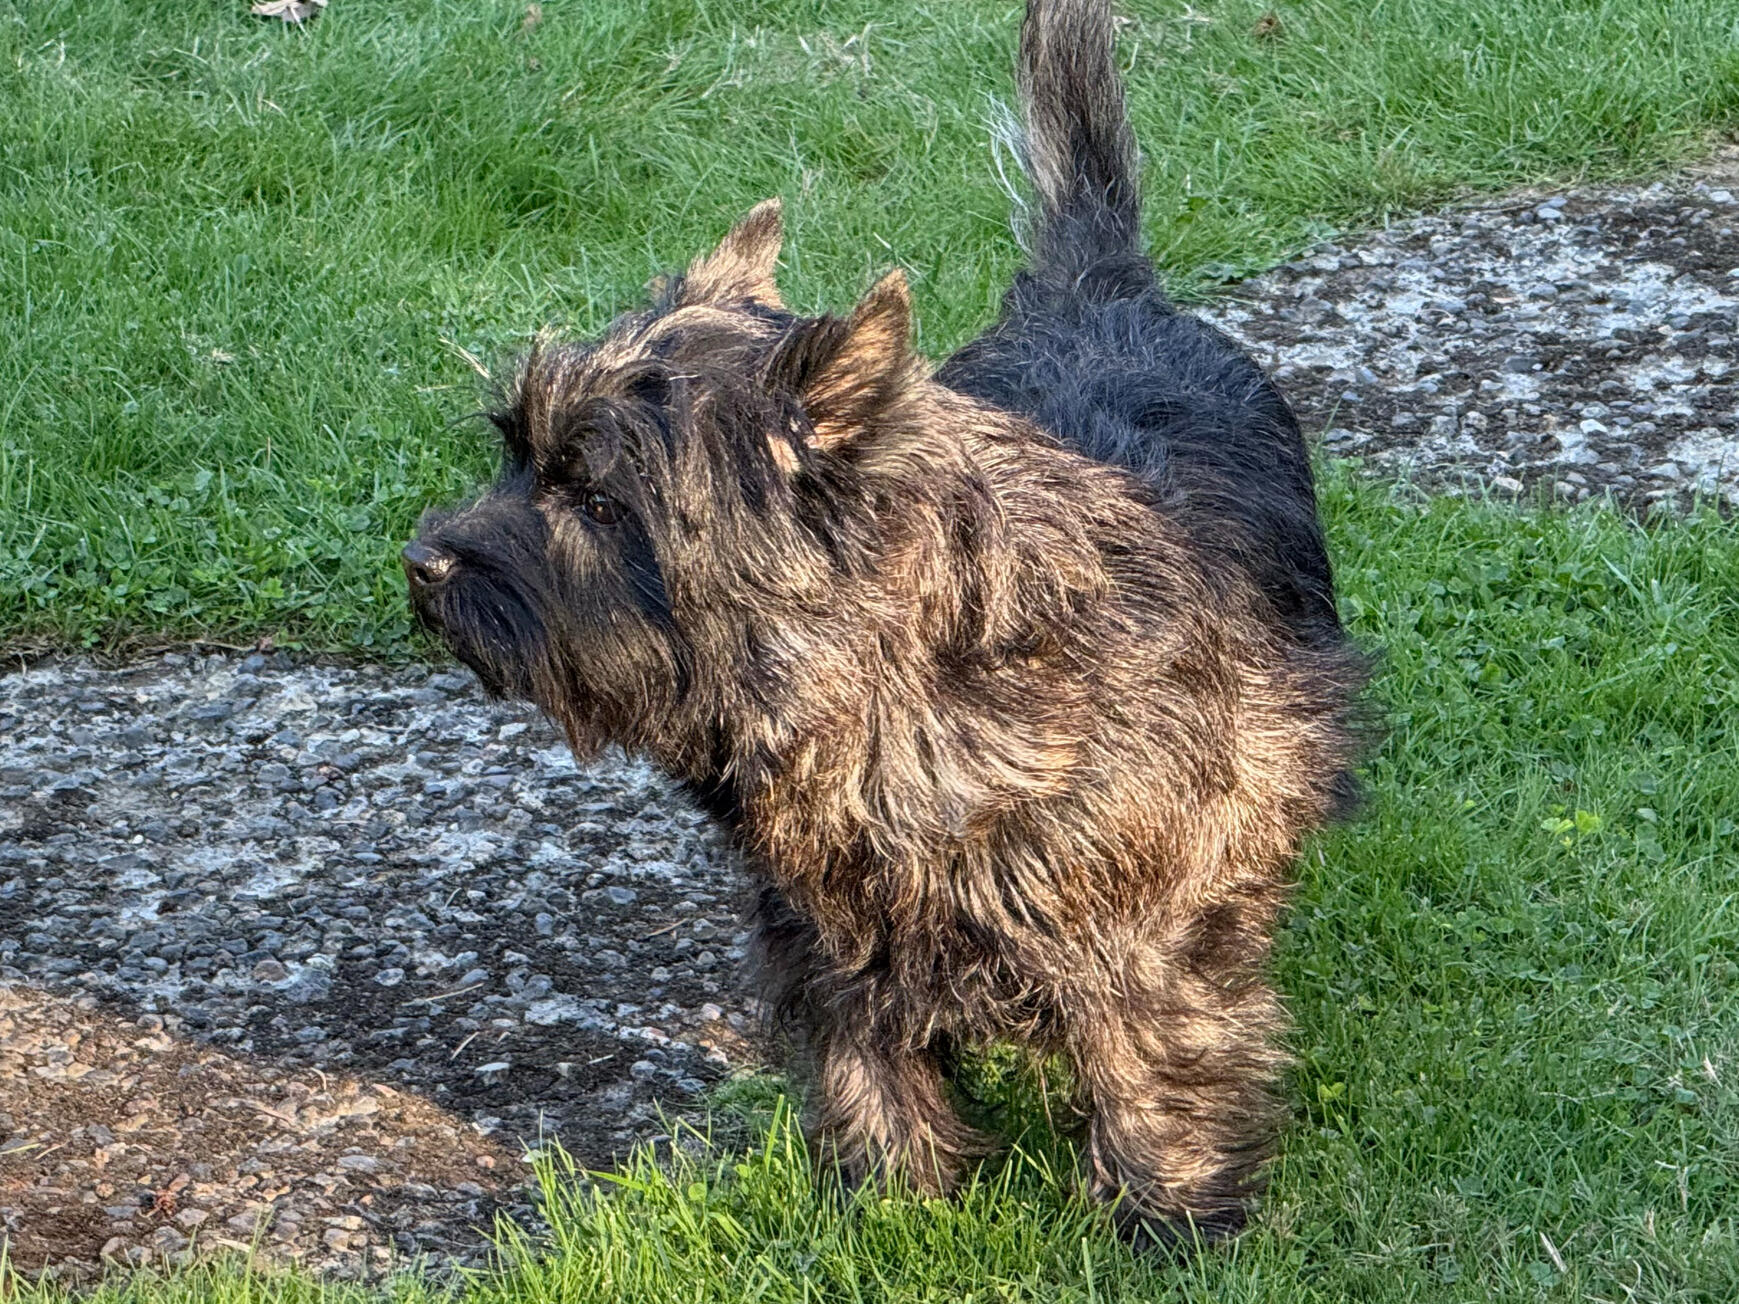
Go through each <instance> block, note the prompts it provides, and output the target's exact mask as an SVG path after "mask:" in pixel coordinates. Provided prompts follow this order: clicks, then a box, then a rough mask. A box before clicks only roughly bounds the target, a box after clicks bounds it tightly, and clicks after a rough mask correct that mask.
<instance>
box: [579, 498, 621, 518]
mask: <svg viewBox="0 0 1739 1304" xmlns="http://www.w3.org/2000/svg"><path fill="white" fill-rule="evenodd" d="M580 510H581V511H582V512H584V513H585V514H586V519H587V520H588V521H595V522H597V523H598V524H599V525H614V524H615V523H616V522H617V521H619V520H621V519H622V504H621V503H619V502H617V501H616V500H615V499H614V498H612V497H610V495H609V494H600V493H590V494H587V495H586V498H585V501H584V502H582V503H581V504H580Z"/></svg>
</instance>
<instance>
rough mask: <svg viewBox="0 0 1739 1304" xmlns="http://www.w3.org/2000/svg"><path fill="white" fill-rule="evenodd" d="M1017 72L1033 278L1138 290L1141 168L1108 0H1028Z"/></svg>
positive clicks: (1145, 279) (1112, 290)
mask: <svg viewBox="0 0 1739 1304" xmlns="http://www.w3.org/2000/svg"><path fill="white" fill-rule="evenodd" d="M1018 75H1019V80H1020V95H1021V107H1022V111H1023V116H1024V117H1025V119H1026V141H1025V146H1026V148H1025V161H1026V170H1027V175H1028V178H1029V179H1030V180H1031V182H1032V186H1033V189H1034V190H1035V191H1036V192H1037V196H1038V204H1039V211H1038V214H1037V217H1038V220H1037V222H1036V223H1035V225H1034V229H1033V230H1032V232H1031V234H1030V238H1031V242H1032V251H1031V252H1032V259H1033V269H1032V270H1033V273H1034V274H1035V275H1036V276H1037V277H1038V278H1039V279H1041V280H1042V281H1046V282H1051V283H1053V284H1055V283H1057V282H1059V281H1060V282H1061V284H1062V285H1066V286H1068V287H1070V290H1071V292H1073V293H1082V292H1086V293H1093V294H1095V295H1096V296H1107V297H1121V296H1122V295H1124V294H1130V293H1139V292H1140V291H1141V290H1142V289H1145V288H1146V287H1147V286H1148V285H1150V284H1151V283H1152V280H1153V267H1152V264H1151V263H1149V262H1148V260H1147V258H1146V256H1145V254H1143V252H1142V248H1141V188H1140V181H1139V177H1140V171H1139V164H1138V159H1137V154H1136V149H1135V133H1134V132H1133V131H1131V130H1130V127H1129V116H1128V113H1127V112H1126V110H1125V108H1124V103H1123V79H1122V78H1121V77H1120V76H1119V75H1118V70H1117V57H1116V50H1115V46H1114V41H1113V34H1112V26H1111V5H1110V0H1027V8H1026V20H1025V21H1024V22H1023V23H1022V24H1021V30H1020V65H1019V74H1018Z"/></svg>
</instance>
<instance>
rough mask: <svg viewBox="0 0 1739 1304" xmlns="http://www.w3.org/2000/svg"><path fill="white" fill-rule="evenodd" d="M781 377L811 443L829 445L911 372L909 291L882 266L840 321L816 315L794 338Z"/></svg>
mask: <svg viewBox="0 0 1739 1304" xmlns="http://www.w3.org/2000/svg"><path fill="white" fill-rule="evenodd" d="M795 343H797V345H798V347H795V348H792V349H790V350H789V351H788V353H787V357H786V359H785V366H784V370H785V372H786V376H785V380H786V382H787V383H788V384H790V386H791V388H792V390H794V391H795V393H796V395H797V397H798V399H799V401H800V402H801V403H802V405H803V411H804V413H805V415H807V416H808V418H809V425H810V428H811V430H812V432H813V433H812V434H811V435H810V437H809V444H810V446H811V447H814V448H820V449H824V450H825V449H830V448H835V447H837V446H839V445H841V444H843V443H845V442H846V441H847V440H849V439H850V438H851V437H852V436H854V435H856V434H857V433H858V432H860V431H861V430H862V429H863V428H864V426H865V425H866V424H867V423H868V422H870V421H872V420H873V419H874V418H875V417H876V416H877V415H878V414H880V413H881V412H883V411H884V410H885V409H886V408H887V406H888V405H889V403H891V402H892V401H893V400H894V399H895V398H897V397H898V395H899V393H900V391H901V390H902V389H903V388H904V386H905V385H907V384H908V383H909V382H910V380H911V377H912V375H913V372H914V369H915V366H916V362H917V359H916V357H915V356H914V355H913V353H912V293H911V290H910V289H909V288H907V285H906V274H905V273H904V272H901V271H898V270H896V271H892V272H889V273H888V274H887V275H886V276H884V277H882V279H881V280H879V281H877V282H876V283H875V285H874V286H872V287H871V288H870V292H869V293H868V294H866V295H865V296H864V298H863V302H862V303H860V304H858V305H857V307H856V308H855V309H853V310H852V314H851V316H850V317H847V318H845V319H844V320H841V319H839V318H837V317H835V318H824V319H823V320H822V321H820V322H817V323H815V325H814V326H813V327H811V328H810V329H809V330H808V331H807V332H806V336H805V338H803V339H802V340H801V341H797V342H795Z"/></svg>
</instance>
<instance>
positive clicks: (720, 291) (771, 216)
mask: <svg viewBox="0 0 1739 1304" xmlns="http://www.w3.org/2000/svg"><path fill="white" fill-rule="evenodd" d="M784 239H785V220H784V205H782V204H781V203H780V202H779V200H778V198H777V197H775V198H773V199H768V200H763V201H762V202H761V203H759V204H756V205H755V206H754V207H753V208H752V209H750V210H749V214H748V216H747V217H745V218H743V220H742V221H740V222H738V223H737V224H736V225H735V226H733V227H732V228H731V233H730V234H729V235H727V236H726V237H725V238H724V239H723V240H721V241H719V247H718V248H717V249H714V250H713V251H712V252H711V253H710V254H707V255H705V256H704V257H701V258H696V259H695V260H694V262H693V263H691V264H689V268H688V272H687V274H686V275H685V276H684V277H683V278H682V291H681V295H680V301H681V302H682V303H685V304H698V303H731V302H735V301H739V300H743V299H747V300H749V301H750V302H752V303H759V304H764V305H766V306H767V307H769V308H779V307H782V306H783V305H782V304H781V303H780V301H779V287H778V286H777V285H775V284H774V282H773V272H774V268H775V266H776V265H777V264H778V261H779V246H780V245H781V244H782V243H784Z"/></svg>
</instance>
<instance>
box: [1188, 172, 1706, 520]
mask: <svg viewBox="0 0 1739 1304" xmlns="http://www.w3.org/2000/svg"><path fill="white" fill-rule="evenodd" d="M1736 194H1739V150H1735V151H1732V152H1729V153H1728V154H1727V155H1725V156H1723V157H1722V158H1721V159H1718V160H1717V161H1716V162H1715V163H1714V164H1712V165H1711V166H1709V167H1707V168H1705V169H1704V170H1703V174H1702V175H1701V176H1698V177H1696V178H1693V179H1687V180H1685V181H1680V182H1677V183H1674V184H1672V185H1668V184H1664V183H1663V184H1657V185H1652V186H1648V187H1644V188H1609V189H1597V190H1587V191H1582V192H1577V193H1573V194H1570V195H1557V196H1546V195H1539V196H1534V197H1531V198H1527V199H1521V200H1516V201H1514V202H1511V203H1506V204H1502V205H1499V206H1496V207H1487V208H1479V209H1469V210H1465V211H1457V212H1449V213H1445V214H1441V215H1438V216H1433V217H1427V218H1422V219H1419V220H1416V221H1411V222H1407V223H1405V224H1401V225H1398V226H1395V227H1393V228H1391V229H1390V230H1388V231H1385V232H1381V233H1378V234H1376V235H1374V236H1371V237H1368V238H1365V239H1362V240H1360V241H1359V242H1358V243H1357V244H1356V245H1355V244H1349V245H1346V246H1337V245H1329V246H1325V247H1323V248H1321V249H1318V250H1316V251H1315V252H1314V253H1312V254H1311V256H1309V257H1308V258H1305V259H1302V260H1300V261H1299V262H1296V263H1293V264H1290V265H1288V266H1286V267H1283V268H1280V269H1279V270H1277V271H1275V272H1273V273H1271V274H1269V275H1267V276H1263V277H1260V278H1258V279H1256V280H1254V281H1250V282H1248V283H1246V284H1245V285H1243V286H1240V287H1239V289H1238V291H1237V293H1236V298H1235V299H1233V300H1232V301H1230V302H1227V303H1224V304H1221V305H1219V306H1218V307H1217V308H1215V309H1214V310H1211V311H1209V312H1208V313H1206V314H1205V315H1206V316H1208V317H1210V318H1211V319H1213V320H1215V321H1217V322H1218V323H1219V324H1220V325H1221V326H1223V327H1225V328H1226V329H1227V330H1229V331H1231V332H1232V334H1234V335H1236V336H1238V337H1239V338H1240V339H1242V340H1243V341H1244V342H1245V343H1246V344H1247V345H1248V346H1250V348H1251V349H1252V350H1253V351H1254V352H1255V353H1256V355H1257V356H1258V357H1259V358H1262V359H1263V360H1264V361H1266V362H1268V363H1269V364H1270V365H1271V366H1272V368H1273V369H1274V373H1275V375H1276V376H1278V377H1279V378H1280V380H1281V382H1282V384H1283V385H1284V386H1285V389H1286V392H1287V394H1288V396H1289V397H1290V398H1291V399H1292V401H1293V404H1294V406H1295V407H1296V408H1297V409H1298V413H1299V416H1300V418H1301V419H1302V420H1303V421H1304V423H1305V426H1306V428H1307V429H1308V430H1311V431H1313V432H1321V433H1322V434H1323V437H1324V440H1325V442H1326V444H1327V446H1328V448H1329V450H1330V451H1331V452H1336V453H1341V454H1357V455H1360V456H1364V457H1367V458H1369V459H1370V462H1371V464H1372V465H1373V466H1374V467H1376V468H1379V469H1383V470H1386V471H1391V472H1392V471H1401V472H1404V473H1407V474H1410V475H1413V476H1414V477H1416V478H1417V479H1419V480H1421V481H1422V482H1424V483H1426V484H1428V485H1430V486H1432V487H1434V488H1438V489H1442V488H1453V489H1461V488H1464V487H1467V486H1481V487H1485V488H1489V489H1492V490H1495V491H1497V492H1498V493H1500V494H1519V493H1523V492H1524V491H1528V490H1531V489H1533V488H1535V487H1536V486H1538V487H1540V488H1542V489H1543V490H1544V491H1545V492H1548V493H1551V494H1553V495H1555V496H1556V497H1558V498H1561V499H1566V500H1581V499H1584V498H1587V497H1589V496H1590V495H1598V494H1600V493H1602V492H1606V491H1610V492H1611V493H1612V494H1613V495H1614V496H1615V497H1616V498H1618V499H1619V500H1621V501H1623V502H1625V503H1626V504H1628V505H1630V506H1632V507H1635V508H1642V509H1645V508H1647V507H1648V506H1649V505H1651V504H1654V503H1657V502H1661V501H1663V500H1665V501H1666V502H1668V503H1670V504H1671V505H1674V506H1681V507H1682V506H1685V505H1687V504H1688V503H1689V501H1690V499H1691V497H1692V495H1694V494H1702V495H1711V496H1717V497H1719V498H1722V499H1724V500H1725V501H1726V502H1727V503H1729V504H1739V355H1736V354H1735V350H1734V337H1735V336H1736V335H1739V198H1735V196H1736Z"/></svg>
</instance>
